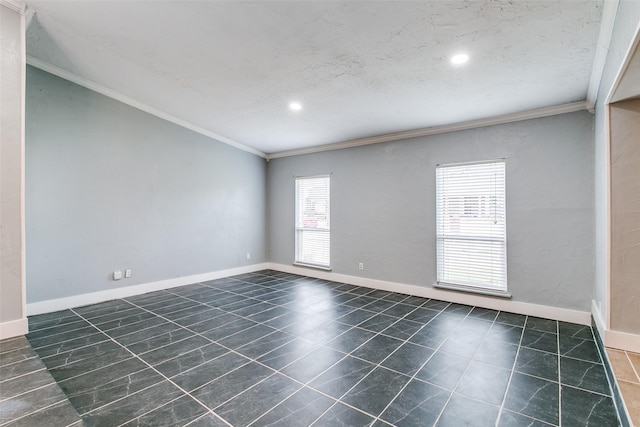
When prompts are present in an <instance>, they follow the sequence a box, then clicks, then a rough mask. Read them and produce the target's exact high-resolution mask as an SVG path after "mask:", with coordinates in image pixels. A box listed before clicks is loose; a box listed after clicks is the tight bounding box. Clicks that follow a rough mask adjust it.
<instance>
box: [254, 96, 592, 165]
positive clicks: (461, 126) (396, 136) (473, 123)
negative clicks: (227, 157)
mask: <svg viewBox="0 0 640 427" xmlns="http://www.w3.org/2000/svg"><path fill="white" fill-rule="evenodd" d="M586 109H587V102H586V101H578V102H572V103H569V104H561V105H554V106H551V107H545V108H538V109H535V110H528V111H522V112H518V113H512V114H505V115H502V116H495V117H489V118H486V119H479V120H470V121H466V122H460V123H454V124H451V125H442V126H433V127H428V128H421V129H415V130H409V131H403V132H396V133H388V134H385V135H378V136H372V137H368V138H360V139H353V140H350V141H344V142H338V143H335V144H326V145H318V146H314V147H307V148H300V149H295V150H287V151H280V152H277V153H272V154H268V155H267V160H271V159H277V158H281V157H291V156H300V155H303V154H312V153H319V152H322V151H333V150H342V149H344V148H352V147H360V146H362V145H370V144H378V143H381V142H390V141H398V140H401V139H408V138H416V137H420V136H427V135H438V134H442V133H449V132H456V131H461V130H468V129H475V128H481V127H485V126H494V125H501V124H506V123H513V122H519V121H522V120H531V119H538V118H541V117H548V116H555V115H558V114H565V113H573V112H576V111H583V110H586Z"/></svg>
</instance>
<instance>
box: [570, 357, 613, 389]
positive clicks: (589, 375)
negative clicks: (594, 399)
mask: <svg viewBox="0 0 640 427" xmlns="http://www.w3.org/2000/svg"><path fill="white" fill-rule="evenodd" d="M560 382H561V383H562V384H566V385H570V386H573V387H577V388H581V389H584V390H587V391H594V392H596V393H601V394H605V395H608V396H610V395H611V390H610V389H609V382H608V381H607V376H606V373H605V371H604V366H603V365H601V364H599V363H592V362H585V361H583V360H578V359H571V358H568V357H561V358H560Z"/></svg>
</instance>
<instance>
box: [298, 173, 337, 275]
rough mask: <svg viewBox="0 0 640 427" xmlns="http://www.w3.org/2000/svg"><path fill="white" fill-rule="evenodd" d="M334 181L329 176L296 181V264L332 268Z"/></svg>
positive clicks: (303, 178)
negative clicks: (332, 186)
mask: <svg viewBox="0 0 640 427" xmlns="http://www.w3.org/2000/svg"><path fill="white" fill-rule="evenodd" d="M330 190H331V180H330V177H329V176H328V175H323V176H313V177H299V178H296V263H298V264H306V265H310V266H316V267H323V268H329V266H330V261H331V252H330V249H331V204H330V196H331V191H330Z"/></svg>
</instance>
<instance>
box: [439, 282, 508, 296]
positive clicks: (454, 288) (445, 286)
mask: <svg viewBox="0 0 640 427" xmlns="http://www.w3.org/2000/svg"><path fill="white" fill-rule="evenodd" d="M433 287H434V288H438V289H446V290H448V291H457V292H466V293H470V294H479V295H486V296H490V297H498V298H509V299H510V298H511V294H510V293H508V292H501V291H494V290H491V289H481V288H472V287H470V286H464V285H455V284H452V283H434V284H433Z"/></svg>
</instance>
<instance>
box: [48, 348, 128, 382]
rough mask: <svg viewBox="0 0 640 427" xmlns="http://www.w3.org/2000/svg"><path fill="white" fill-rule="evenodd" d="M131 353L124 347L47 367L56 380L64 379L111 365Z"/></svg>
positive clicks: (124, 358)
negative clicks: (73, 361) (54, 366)
mask: <svg viewBox="0 0 640 427" xmlns="http://www.w3.org/2000/svg"><path fill="white" fill-rule="evenodd" d="M132 357H133V355H132V354H131V353H130V352H128V351H127V350H126V349H124V348H119V349H116V350H113V351H109V352H106V353H103V354H101V355H99V356H96V357H92V358H90V359H83V360H80V361H78V362H76V363H70V364H65V365H60V366H58V367H56V368H52V369H49V372H51V375H52V376H53V378H54V379H55V380H56V381H64V380H66V379H69V378H73V377H76V376H78V375H82V374H85V373H87V372H90V371H93V370H96V369H100V368H104V367H107V366H111V365H114V364H117V363H119V362H122V361H124V360H127V359H131V358H132Z"/></svg>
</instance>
